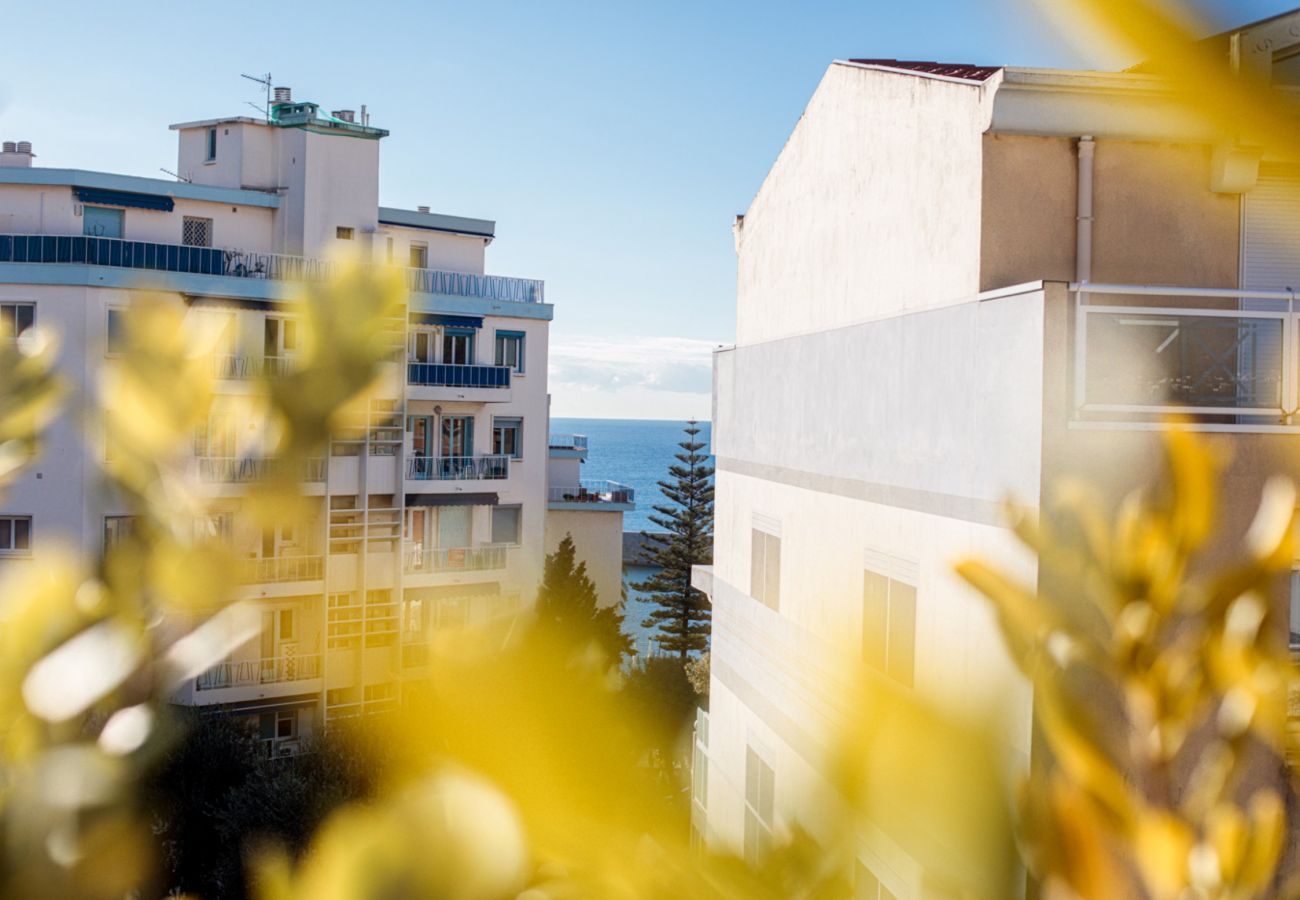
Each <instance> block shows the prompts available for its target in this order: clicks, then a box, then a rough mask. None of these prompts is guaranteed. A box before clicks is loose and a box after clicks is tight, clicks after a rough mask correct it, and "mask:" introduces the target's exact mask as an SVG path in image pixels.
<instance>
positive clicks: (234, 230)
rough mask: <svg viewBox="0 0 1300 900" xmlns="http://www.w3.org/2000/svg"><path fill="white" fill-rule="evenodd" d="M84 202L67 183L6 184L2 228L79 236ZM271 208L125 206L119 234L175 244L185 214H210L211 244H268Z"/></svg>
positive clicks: (1, 194) (0, 205)
mask: <svg viewBox="0 0 1300 900" xmlns="http://www.w3.org/2000/svg"><path fill="white" fill-rule="evenodd" d="M81 208H82V204H81V203H80V202H79V201H78V200H77V199H76V197H75V196H74V195H73V193H72V189H71V188H69V187H62V186H57V185H49V186H41V185H16V184H14V185H5V186H4V188H3V191H0V232H9V233H11V234H54V235H80V234H81V233H82V229H83V225H82V218H81ZM274 212H275V211H274V210H272V209H269V208H267V207H261V206H238V205H231V204H228V203H210V202H207V201H203V200H186V199H178V200H176V201H175V208H174V209H173V211H172V212H161V211H158V210H151V209H133V208H129V207H128V208H127V209H126V210H125V211H124V213H123V217H122V236H123V237H124V238H126V239H127V240H132V241H153V242H157V243H161V244H179V243H181V239H182V228H183V226H184V217H185V216H198V217H200V218H206V219H212V244H213V246H214V247H238V248H240V249H242V250H254V251H262V252H268V251H270V250H271V249H272V228H273V224H272V223H273V215H274Z"/></svg>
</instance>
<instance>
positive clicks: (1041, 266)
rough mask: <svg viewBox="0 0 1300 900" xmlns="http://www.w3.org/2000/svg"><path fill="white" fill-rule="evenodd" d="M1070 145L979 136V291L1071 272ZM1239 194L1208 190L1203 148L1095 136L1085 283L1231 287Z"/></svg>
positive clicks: (1069, 141) (1074, 179)
mask: <svg viewBox="0 0 1300 900" xmlns="http://www.w3.org/2000/svg"><path fill="white" fill-rule="evenodd" d="M1076 147H1077V141H1075V140H1074V139H1073V138H1059V137H1032V136H1020V135H998V134H988V135H985V136H984V203H983V210H982V222H981V236H982V242H983V243H982V246H981V248H980V289H981V290H993V289H995V288H999V287H1005V286H1007V285H1012V284H1021V283H1023V282H1026V281H1038V280H1040V279H1042V280H1049V281H1050V280H1057V281H1072V280H1074V278H1075V217H1076V215H1077V193H1078V162H1077V150H1076ZM1240 208H1241V201H1240V198H1239V197H1238V196H1237V195H1235V194H1216V193H1214V192H1212V191H1211V190H1210V148H1209V147H1208V146H1201V145H1196V144H1159V143H1151V142H1143V141H1118V140H1104V139H1101V140H1098V141H1097V147H1096V159H1095V169H1094V175H1093V259H1092V281H1094V282H1098V283H1107V282H1109V283H1114V284H1165V285H1178V286H1186V287H1217V288H1235V287H1237V284H1238V279H1239V262H1238V257H1239V251H1240V219H1241V215H1240Z"/></svg>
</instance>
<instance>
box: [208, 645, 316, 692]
mask: <svg viewBox="0 0 1300 900" xmlns="http://www.w3.org/2000/svg"><path fill="white" fill-rule="evenodd" d="M319 677H320V654H316V653H313V654H304V655H301V656H298V655H294V656H276V657H272V658H268V659H241V660H231V659H228V660H225V661H223V662H219V663H217V664H216V665H215V666H213V667H212V668H210V669H208V670H207V671H206V672H204V673H203V674H201V675H199V677H198V678H197V679H196V684H195V686H196V687H197V688H198V689H199V690H200V691H211V690H216V689H218V688H231V687H244V686H248V685H258V684H279V683H284V682H291V681H305V680H307V679H309V678H319Z"/></svg>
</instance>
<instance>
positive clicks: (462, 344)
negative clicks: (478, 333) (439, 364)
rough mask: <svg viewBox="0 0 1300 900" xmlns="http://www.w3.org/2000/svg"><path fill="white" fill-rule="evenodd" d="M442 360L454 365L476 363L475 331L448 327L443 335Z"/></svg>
mask: <svg viewBox="0 0 1300 900" xmlns="http://www.w3.org/2000/svg"><path fill="white" fill-rule="evenodd" d="M442 361H443V362H444V363H448V364H450V365H454V366H469V365H473V364H474V332H473V331H472V330H468V331H467V330H465V329H461V328H448V329H447V330H446V331H445V332H443V335H442Z"/></svg>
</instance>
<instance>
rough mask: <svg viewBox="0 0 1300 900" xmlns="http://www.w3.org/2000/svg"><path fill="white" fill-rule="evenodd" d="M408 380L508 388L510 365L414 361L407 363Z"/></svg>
mask: <svg viewBox="0 0 1300 900" xmlns="http://www.w3.org/2000/svg"><path fill="white" fill-rule="evenodd" d="M406 380H407V383H409V384H418V385H427V386H430V387H456V388H508V387H510V367H509V366H466V365H457V364H454V363H417V362H413V363H407V364H406Z"/></svg>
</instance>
